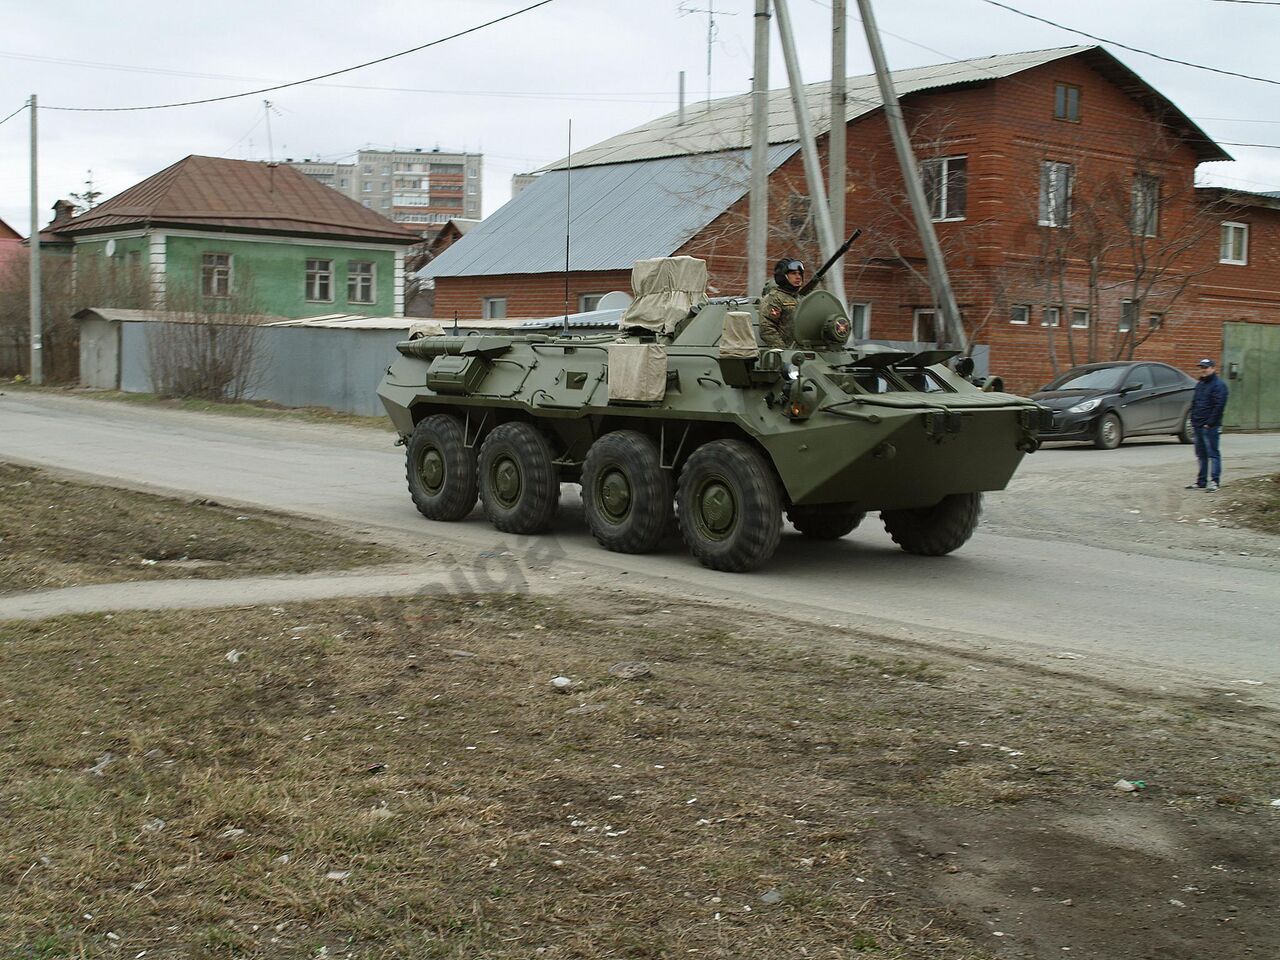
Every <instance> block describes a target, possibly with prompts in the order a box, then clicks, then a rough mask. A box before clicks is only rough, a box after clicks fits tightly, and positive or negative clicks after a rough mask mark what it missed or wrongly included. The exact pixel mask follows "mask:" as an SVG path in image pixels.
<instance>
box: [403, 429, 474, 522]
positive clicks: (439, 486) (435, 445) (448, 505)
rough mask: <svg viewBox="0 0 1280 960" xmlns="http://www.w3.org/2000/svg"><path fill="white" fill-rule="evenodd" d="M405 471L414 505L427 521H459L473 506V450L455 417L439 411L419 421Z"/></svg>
mask: <svg viewBox="0 0 1280 960" xmlns="http://www.w3.org/2000/svg"><path fill="white" fill-rule="evenodd" d="M405 473H406V475H407V477H408V480H409V495H410V496H411V497H413V503H414V506H416V507H417V508H418V511H419V512H420V513H421V514H422V515H423V516H424V517H427V518H428V519H430V520H461V519H462V518H463V517H465V516H466V515H467V514H469V513H470V512H471V510H472V508H473V507H474V506H475V505H476V453H475V451H474V450H471V449H468V448H467V445H466V443H465V431H464V429H463V426H462V421H460V420H459V419H458V418H457V417H451V416H449V415H448V414H444V413H438V414H436V415H435V416H432V417H427V418H425V419H423V420H420V421H419V422H418V425H417V426H416V427H415V428H414V430H413V436H412V437H410V438H409V445H408V448H407V454H406V469H405Z"/></svg>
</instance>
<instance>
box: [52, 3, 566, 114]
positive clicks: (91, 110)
mask: <svg viewBox="0 0 1280 960" xmlns="http://www.w3.org/2000/svg"><path fill="white" fill-rule="evenodd" d="M552 2H553V0H537V2H536V3H531V4H529V5H528V6H527V7H521V8H520V9H519V10H515V11H512V12H511V13H508V14H505V15H503V16H501V17H497V18H495V19H493V20H489V21H487V22H485V23H481V24H477V25H476V26H474V27H468V28H467V29H465V30H459V31H458V32H457V33H453V34H450V35H449V36H447V37H441V38H440V39H438V40H432V41H430V42H428V43H424V44H420V45H419V46H416V47H410V48H409V49H408V50H401V51H400V52H399V53H392V54H389V55H387V56H385V57H379V58H378V59H377V60H369V61H367V62H365V63H358V64H356V65H355V66H353V67H343V68H342V69H341V70H330V71H329V72H328V73H322V74H319V75H317V76H314V77H307V78H306V79H305V80H293V81H291V82H289V83H280V84H276V85H275V86H271V87H263V88H261V89H259V90H247V91H245V92H244V93H231V94H227V95H226V96H222V97H206V98H205V99H203V100H184V101H181V102H179V103H157V104H151V105H149V106H142V107H47V106H44V105H43V104H42V105H41V106H40V109H41V110H64V111H70V112H73V113H124V112H130V111H138V110H167V109H169V108H171V107H193V106H196V105H198V104H204V103H220V102H222V101H224V100H238V99H240V98H241V97H254V96H258V95H259V94H263V93H270V92H271V91H273V90H284V89H286V88H287V87H297V86H301V85H302V84H304V83H314V82H315V81H317V80H326V79H328V78H329V77H336V76H339V75H341V74H344V73H351V72H352V71H355V70H363V69H364V68H365V67H372V66H375V65H376V64H379V63H386V62H387V61H389V60H395V59H396V58H398V57H403V56H407V55H408V54H410V53H417V52H418V51H420V50H426V49H427V48H428V47H435V46H439V45H440V44H442V43H447V42H448V41H450V40H456V39H458V38H459V37H465V36H466V35H467V34H469V33H475V32H476V31H478V30H483V29H485V28H486V27H492V26H493V25H494V24H498V23H502V22H503V21H504V20H510V19H512V18H513V17H518V16H520V14H522V13H528V12H529V11H530V10H536V9H537V8H538V7H545V6H546V5H547V4H549V3H552Z"/></svg>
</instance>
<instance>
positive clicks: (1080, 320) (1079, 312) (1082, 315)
mask: <svg viewBox="0 0 1280 960" xmlns="http://www.w3.org/2000/svg"><path fill="white" fill-rule="evenodd" d="M1071 329H1072V330H1088V329H1089V310H1088V308H1087V307H1072V308H1071Z"/></svg>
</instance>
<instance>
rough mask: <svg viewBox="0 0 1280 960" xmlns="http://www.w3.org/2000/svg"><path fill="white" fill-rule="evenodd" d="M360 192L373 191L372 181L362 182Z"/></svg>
mask: <svg viewBox="0 0 1280 960" xmlns="http://www.w3.org/2000/svg"><path fill="white" fill-rule="evenodd" d="M360 192H361V193H373V184H372V183H362V184H360Z"/></svg>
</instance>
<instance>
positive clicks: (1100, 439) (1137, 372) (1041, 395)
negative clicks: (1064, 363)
mask: <svg viewBox="0 0 1280 960" xmlns="http://www.w3.org/2000/svg"><path fill="white" fill-rule="evenodd" d="M1195 389H1196V382H1195V380H1194V379H1193V378H1191V377H1189V376H1187V375H1186V374H1185V373H1183V372H1182V371H1181V370H1178V369H1176V368H1174V367H1171V366H1169V365H1168V364H1167V363H1152V362H1150V361H1138V360H1130V361H1115V362H1111V363H1088V364H1085V365H1084V366H1082V367H1075V368H1074V369H1072V370H1068V371H1067V372H1066V373H1064V374H1062V376H1060V377H1058V378H1057V379H1056V380H1054V381H1053V382H1052V383H1050V384H1048V385H1047V386H1045V387H1042V388H1041V389H1040V390H1038V391H1036V392H1035V393H1033V394H1032V395H1031V399H1033V400H1035V401H1036V402H1037V403H1040V404H1042V405H1043V406H1046V407H1048V408H1049V409H1051V410H1052V411H1053V429H1052V430H1051V431H1047V432H1046V431H1041V433H1040V439H1041V440H1092V441H1093V444H1094V446H1097V447H1101V448H1102V449H1103V450H1114V449H1115V448H1116V447H1118V446H1120V443H1121V442H1122V441H1123V440H1125V439H1126V438H1127V437H1140V436H1151V435H1153V434H1171V435H1173V436H1175V437H1177V438H1178V439H1179V440H1181V441H1182V442H1183V443H1190V442H1191V440H1192V437H1193V434H1192V430H1191V395H1192V394H1193V393H1194V392H1195Z"/></svg>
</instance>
